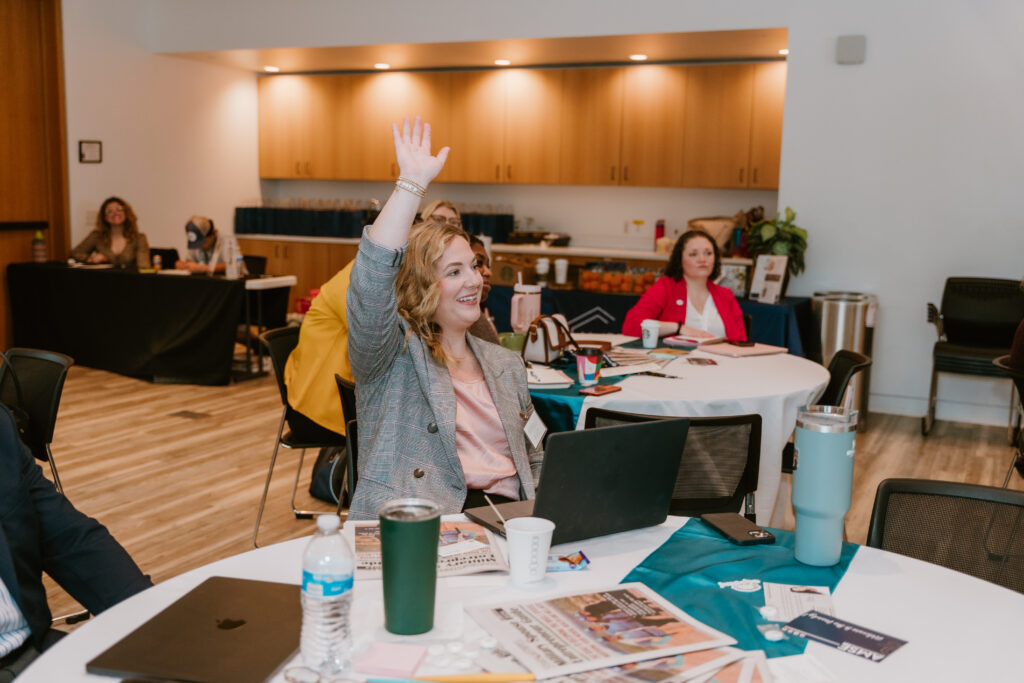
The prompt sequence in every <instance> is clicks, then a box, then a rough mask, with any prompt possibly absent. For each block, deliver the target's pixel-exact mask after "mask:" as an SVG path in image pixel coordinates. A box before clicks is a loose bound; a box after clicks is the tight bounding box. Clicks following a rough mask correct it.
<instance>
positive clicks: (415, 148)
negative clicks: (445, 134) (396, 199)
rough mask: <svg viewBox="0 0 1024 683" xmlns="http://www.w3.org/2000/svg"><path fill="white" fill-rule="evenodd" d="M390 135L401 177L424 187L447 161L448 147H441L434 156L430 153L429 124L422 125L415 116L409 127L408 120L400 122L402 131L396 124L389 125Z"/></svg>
mask: <svg viewBox="0 0 1024 683" xmlns="http://www.w3.org/2000/svg"><path fill="white" fill-rule="evenodd" d="M391 133H392V135H393V136H394V138H395V157H396V158H397V160H398V168H399V169H400V173H401V174H402V176H404V177H406V178H408V179H409V180H411V181H413V182H414V183H417V184H419V185H422V186H423V187H426V186H427V185H429V184H430V181H431V180H433V179H434V178H436V177H437V174H438V173H440V172H441V169H442V168H444V162H445V161H446V160H447V159H448V147H443V148H441V150H440V151H439V152H438V153H437V155H436V156H434V155H432V154H431V153H430V124H429V123H423V121H422V120H421V119H420V117H419V116H417V117H416V118H415V119H414V120H413V123H412V124H411V125H410V123H409V119H404V120H403V121H402V129H401V131H399V129H398V124H395V123H392V124H391Z"/></svg>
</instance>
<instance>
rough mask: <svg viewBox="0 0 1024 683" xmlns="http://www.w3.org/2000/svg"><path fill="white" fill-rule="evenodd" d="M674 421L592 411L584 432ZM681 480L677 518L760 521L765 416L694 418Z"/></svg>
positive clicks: (674, 499) (672, 510) (674, 498)
mask: <svg viewBox="0 0 1024 683" xmlns="http://www.w3.org/2000/svg"><path fill="white" fill-rule="evenodd" d="M664 419H668V418H666V417H664V416H655V415H637V414H635V413H621V412H618V411H615V410H606V409H604V408H589V409H587V415H586V418H585V419H584V422H583V428H584V429H592V428H594V427H610V426H614V425H621V424H634V423H637V422H649V421H651V420H664ZM689 420H690V430H689V431H688V432H687V434H686V443H685V444H683V457H682V460H680V462H679V475H678V476H677V477H676V484H675V488H674V489H673V492H672V505H671V507H670V508H669V512H670V513H671V514H673V515H686V516H689V517H693V516H696V515H701V514H704V513H709V512H736V511H738V510H740V508H741V507H742V509H743V511H744V514H745V515H746V517H747V518H748V519H750V520H751V521H755V510H754V502H755V501H754V494H755V492H756V491H757V473H758V467H759V465H760V463H761V416H760V415H735V416H731V417H691V418H689Z"/></svg>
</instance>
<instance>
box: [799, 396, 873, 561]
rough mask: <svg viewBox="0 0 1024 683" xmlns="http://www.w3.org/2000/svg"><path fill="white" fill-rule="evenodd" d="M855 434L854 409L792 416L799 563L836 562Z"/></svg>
mask: <svg viewBox="0 0 1024 683" xmlns="http://www.w3.org/2000/svg"><path fill="white" fill-rule="evenodd" d="M856 434H857V411H856V410H846V409H844V408H840V407H837V406H804V407H803V408H801V409H800V411H799V413H798V414H797V418H796V439H795V443H794V454H793V510H794V511H795V512H796V545H795V547H794V555H795V556H796V559H797V561H799V562H803V563H804V564H810V565H814V566H816V567H830V566H832V565H834V564H836V563H838V562H839V556H840V554H841V553H842V549H843V525H844V522H845V519H846V513H847V511H848V510H849V509H850V496H851V492H852V489H853V452H854V446H855V438H856Z"/></svg>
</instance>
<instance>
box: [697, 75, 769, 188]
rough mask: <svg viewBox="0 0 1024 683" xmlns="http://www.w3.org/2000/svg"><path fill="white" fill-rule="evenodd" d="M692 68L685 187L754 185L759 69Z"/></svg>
mask: <svg viewBox="0 0 1024 683" xmlns="http://www.w3.org/2000/svg"><path fill="white" fill-rule="evenodd" d="M687 68H688V73H687V93H686V123H685V127H686V141H685V143H684V145H683V184H684V185H685V186H687V187H724V188H745V187H747V185H748V183H749V181H750V177H749V171H748V167H749V162H750V121H751V102H752V98H753V94H752V93H753V80H754V65H753V64H714V65H707V66H705V65H701V66H691V67H687Z"/></svg>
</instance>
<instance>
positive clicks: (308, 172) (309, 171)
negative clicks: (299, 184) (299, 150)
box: [306, 161, 313, 175]
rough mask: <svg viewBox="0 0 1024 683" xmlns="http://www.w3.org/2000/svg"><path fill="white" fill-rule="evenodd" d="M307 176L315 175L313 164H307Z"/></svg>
mask: <svg viewBox="0 0 1024 683" xmlns="http://www.w3.org/2000/svg"><path fill="white" fill-rule="evenodd" d="M306 175H313V164H311V163H310V162H308V161H307V162H306Z"/></svg>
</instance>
